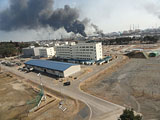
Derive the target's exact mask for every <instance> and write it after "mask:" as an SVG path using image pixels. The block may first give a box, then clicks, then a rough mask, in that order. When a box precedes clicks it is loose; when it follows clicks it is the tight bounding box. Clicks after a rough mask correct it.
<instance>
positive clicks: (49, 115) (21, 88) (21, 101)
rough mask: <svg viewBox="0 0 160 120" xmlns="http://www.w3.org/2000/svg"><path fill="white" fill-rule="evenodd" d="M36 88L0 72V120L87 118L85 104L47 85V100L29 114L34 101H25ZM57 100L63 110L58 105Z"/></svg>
mask: <svg viewBox="0 0 160 120" xmlns="http://www.w3.org/2000/svg"><path fill="white" fill-rule="evenodd" d="M38 89H39V88H38V86H37V85H34V84H32V83H25V82H24V79H23V78H22V77H19V76H16V75H14V74H11V73H9V72H4V73H0V120H13V119H14V120H75V119H76V120H87V118H88V117H87V115H88V114H87V112H88V108H87V107H86V106H85V104H83V103H82V102H80V101H77V100H74V99H72V98H70V97H67V96H64V95H62V94H60V93H57V92H54V91H49V90H47V89H46V88H44V89H45V95H46V100H45V101H42V103H41V105H40V107H39V108H38V109H36V110H35V111H34V112H31V113H29V110H30V109H32V108H33V107H34V106H35V104H26V103H27V102H28V101H31V100H33V99H34V98H35V97H36V96H37V93H38V91H39V90H38ZM46 91H47V92H46ZM60 101H63V102H62V104H63V105H62V106H63V108H66V110H65V111H62V109H60V108H59V103H60ZM83 111H84V112H83Z"/></svg>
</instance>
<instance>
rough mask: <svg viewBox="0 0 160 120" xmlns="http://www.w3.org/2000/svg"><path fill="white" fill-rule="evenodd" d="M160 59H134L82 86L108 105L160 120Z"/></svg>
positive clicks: (146, 117) (147, 119)
mask: <svg viewBox="0 0 160 120" xmlns="http://www.w3.org/2000/svg"><path fill="white" fill-rule="evenodd" d="M159 61H160V57H158V58H149V59H130V60H129V61H128V62H127V63H126V64H125V65H123V66H121V67H119V68H118V69H117V68H116V69H115V70H113V71H112V72H113V73H112V72H110V71H106V73H103V74H101V75H99V76H98V77H95V78H93V79H92V81H96V82H92V84H89V83H88V84H87V82H86V84H84V85H83V86H81V88H83V90H84V91H86V92H88V93H90V94H93V95H95V96H98V97H100V98H103V99H106V100H108V101H111V102H114V103H117V104H120V105H123V106H125V107H133V108H134V109H135V110H136V111H137V112H140V113H142V114H143V117H144V120H153V119H154V120H160V114H159V113H160V80H159V78H160V74H159V73H160V69H159V68H160V62H159Z"/></svg>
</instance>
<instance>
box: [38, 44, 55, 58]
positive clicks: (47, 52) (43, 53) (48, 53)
mask: <svg viewBox="0 0 160 120" xmlns="http://www.w3.org/2000/svg"><path fill="white" fill-rule="evenodd" d="M39 53H40V57H47V58H48V57H53V56H54V55H55V50H54V48H53V47H49V48H41V49H39Z"/></svg>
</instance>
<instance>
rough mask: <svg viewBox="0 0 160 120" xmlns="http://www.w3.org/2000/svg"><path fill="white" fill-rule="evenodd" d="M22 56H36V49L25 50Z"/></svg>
mask: <svg viewBox="0 0 160 120" xmlns="http://www.w3.org/2000/svg"><path fill="white" fill-rule="evenodd" d="M22 54H23V55H24V57H31V56H34V49H33V48H23V49H22Z"/></svg>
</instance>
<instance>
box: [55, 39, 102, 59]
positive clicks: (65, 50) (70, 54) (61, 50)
mask: <svg viewBox="0 0 160 120" xmlns="http://www.w3.org/2000/svg"><path fill="white" fill-rule="evenodd" d="M55 49H56V57H58V58H62V59H78V60H100V59H102V57H103V55H102V43H84V42H82V43H78V44H75V43H74V42H72V43H70V44H64V45H59V46H55Z"/></svg>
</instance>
